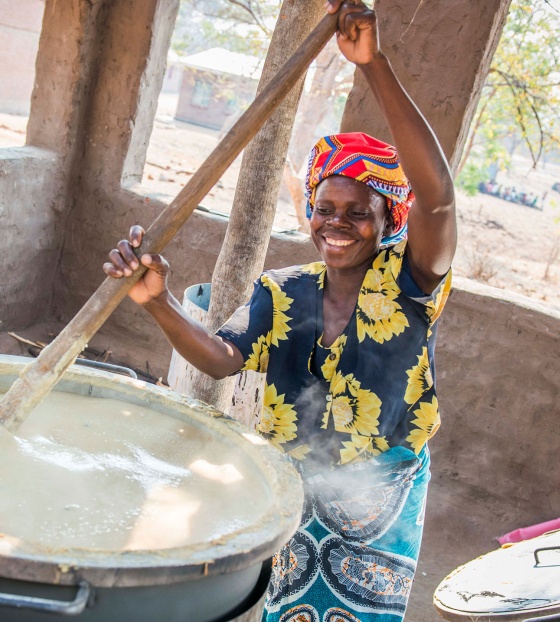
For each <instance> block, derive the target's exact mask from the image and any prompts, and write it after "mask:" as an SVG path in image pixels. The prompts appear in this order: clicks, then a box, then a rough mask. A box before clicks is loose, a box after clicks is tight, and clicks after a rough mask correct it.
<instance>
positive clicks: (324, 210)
mask: <svg viewBox="0 0 560 622" xmlns="http://www.w3.org/2000/svg"><path fill="white" fill-rule="evenodd" d="M315 211H316V212H317V213H318V214H321V215H323V216H325V215H327V214H330V211H331V210H330V209H329V208H328V207H315Z"/></svg>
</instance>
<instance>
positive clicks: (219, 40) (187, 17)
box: [171, 0, 282, 58]
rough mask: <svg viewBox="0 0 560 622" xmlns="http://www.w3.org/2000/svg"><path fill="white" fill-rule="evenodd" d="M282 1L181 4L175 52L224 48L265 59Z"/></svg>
mask: <svg viewBox="0 0 560 622" xmlns="http://www.w3.org/2000/svg"><path fill="white" fill-rule="evenodd" d="M281 4H282V2H281V0H181V4H180V8H179V16H178V18H177V25H176V27H175V32H174V35H173V41H172V44H171V45H172V48H173V49H174V50H175V51H176V52H178V53H180V54H192V53H195V52H199V51H201V50H207V49H209V48H212V47H222V48H225V49H227V50H230V51H231V52H239V53H242V54H247V55H250V56H256V57H258V58H264V57H265V56H266V51H267V49H268V46H269V43H270V38H271V36H272V31H273V30H274V24H275V23H276V19H277V18H278V14H279V12H280V7H281Z"/></svg>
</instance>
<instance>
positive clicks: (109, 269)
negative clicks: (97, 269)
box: [103, 261, 123, 279]
mask: <svg viewBox="0 0 560 622" xmlns="http://www.w3.org/2000/svg"><path fill="white" fill-rule="evenodd" d="M103 272H105V274H106V275H107V276H112V277H113V278H114V279H120V278H121V277H122V276H123V273H122V271H121V270H119V269H118V268H116V267H115V266H114V265H113V264H112V263H110V262H109V261H108V262H106V263H104V264H103Z"/></svg>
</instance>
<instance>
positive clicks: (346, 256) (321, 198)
mask: <svg viewBox="0 0 560 622" xmlns="http://www.w3.org/2000/svg"><path fill="white" fill-rule="evenodd" d="M389 218H390V216H389V212H388V210H387V204H386V202H385V199H384V198H383V197H382V196H381V195H379V194H378V193H377V192H375V191H374V190H372V189H371V188H370V187H369V186H367V185H366V184H364V183H362V182H360V181H356V180H355V179H351V178H349V177H344V176H342V175H333V176H331V177H328V178H327V179H325V180H323V181H322V182H321V183H320V184H319V186H318V187H317V193H316V195H315V205H314V209H313V214H312V217H311V223H310V224H311V238H312V239H313V242H314V244H315V247H316V248H317V250H318V251H319V253H320V255H321V257H322V259H323V261H324V262H325V263H326V264H327V267H328V268H333V269H341V270H347V269H351V270H355V269H356V268H359V269H360V270H362V269H367V266H368V265H369V264H371V262H372V261H373V258H374V257H375V255H376V254H377V252H378V250H379V244H380V243H381V238H382V236H383V234H384V233H385V230H386V229H387V223H388V219H389Z"/></svg>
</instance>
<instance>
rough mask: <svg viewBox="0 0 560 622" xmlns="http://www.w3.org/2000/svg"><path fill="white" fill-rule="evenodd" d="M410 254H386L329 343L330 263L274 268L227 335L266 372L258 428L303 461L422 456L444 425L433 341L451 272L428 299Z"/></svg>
mask: <svg viewBox="0 0 560 622" xmlns="http://www.w3.org/2000/svg"><path fill="white" fill-rule="evenodd" d="M405 253H406V241H403V242H401V243H400V244H398V245H396V246H391V247H387V248H384V249H382V250H380V252H379V254H378V255H377V257H376V258H375V259H374V261H373V263H372V266H371V268H370V270H369V271H368V272H367V274H366V276H365V278H364V281H363V283H362V287H361V289H360V292H359V295H358V300H357V304H356V308H355V310H354V313H353V315H352V317H351V319H350V321H349V323H348V325H347V326H346V328H345V330H344V332H343V333H342V334H341V335H340V336H339V337H338V339H337V340H336V341H335V343H334V344H333V345H332V346H331V347H330V348H323V347H322V345H321V335H322V327H323V311H322V309H323V291H324V283H325V275H326V268H325V265H324V264H323V263H321V262H317V263H312V264H309V265H305V266H293V267H290V268H284V269H282V270H271V271H268V272H265V273H264V274H263V275H262V276H261V277H260V279H258V280H257V281H256V282H255V288H254V292H253V296H252V297H251V300H250V301H249V302H248V303H247V305H245V306H244V307H241V308H239V309H238V310H237V311H236V312H235V313H234V315H233V316H232V317H231V318H230V320H228V322H227V323H226V324H225V325H224V326H223V327H222V328H221V329H220V330H219V331H218V333H217V334H218V335H220V336H221V337H223V338H224V339H227V340H229V341H231V342H232V343H234V344H235V345H236V346H237V347H238V348H239V350H240V351H241V353H242V354H243V357H244V360H245V366H244V368H243V369H252V370H255V371H257V372H261V373H265V374H266V388H265V395H264V409H263V413H262V417H261V420H260V423H259V428H258V429H259V432H260V433H261V434H262V435H263V436H264V437H265V438H267V439H268V440H270V442H271V443H272V444H274V445H275V446H276V447H278V448H279V449H281V450H282V451H285V452H287V453H289V454H290V455H291V456H292V457H294V458H295V459H298V460H306V459H309V458H311V457H312V458H315V459H318V460H320V461H325V460H328V461H329V462H331V463H337V464H346V463H349V462H352V461H358V460H362V459H366V458H368V457H369V456H371V455H377V454H379V453H381V452H383V451H386V450H388V449H389V448H390V447H394V446H404V447H407V448H409V449H411V450H412V451H414V452H415V453H417V454H418V453H420V451H421V450H422V448H423V447H424V445H425V444H426V442H427V440H428V439H429V438H431V437H432V436H433V435H434V434H435V432H436V431H437V429H438V427H439V424H440V415H439V409H438V401H437V397H436V392H435V382H434V377H435V367H434V347H435V340H436V334H437V319H438V318H439V315H440V313H441V311H442V309H443V307H444V306H445V302H446V300H447V297H448V294H449V290H450V287H451V274H448V275H447V276H446V277H445V278H444V279H443V280H442V282H441V283H440V285H439V287H438V288H437V289H436V290H435V291H434V292H433V294H432V295H430V296H426V295H424V294H422V292H420V291H419V290H418V288H417V287H416V285H415V284H414V282H413V281H412V278H411V276H410V274H409V270H408V268H407V262H406V258H405V257H406V255H405ZM403 260H404V261H403Z"/></svg>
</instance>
